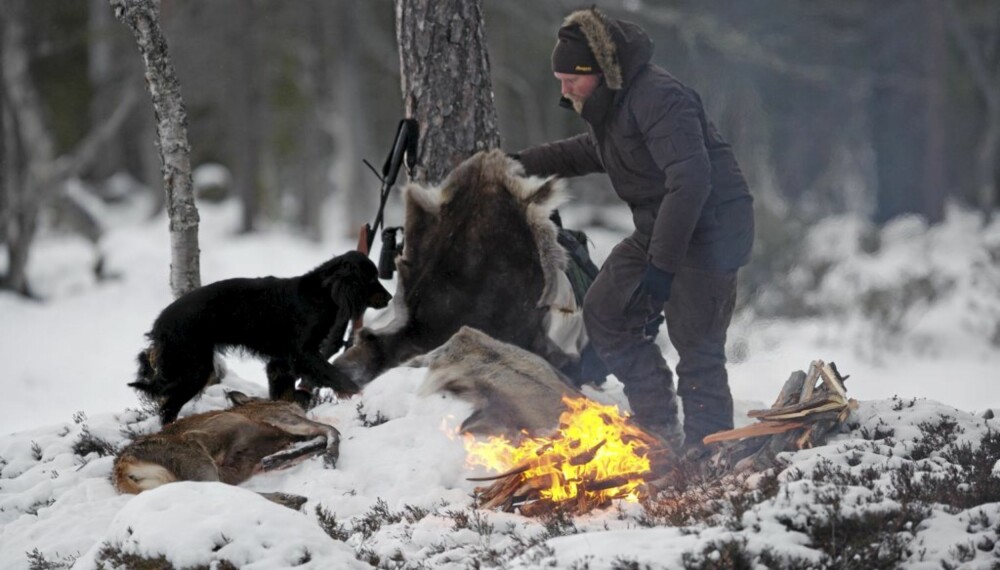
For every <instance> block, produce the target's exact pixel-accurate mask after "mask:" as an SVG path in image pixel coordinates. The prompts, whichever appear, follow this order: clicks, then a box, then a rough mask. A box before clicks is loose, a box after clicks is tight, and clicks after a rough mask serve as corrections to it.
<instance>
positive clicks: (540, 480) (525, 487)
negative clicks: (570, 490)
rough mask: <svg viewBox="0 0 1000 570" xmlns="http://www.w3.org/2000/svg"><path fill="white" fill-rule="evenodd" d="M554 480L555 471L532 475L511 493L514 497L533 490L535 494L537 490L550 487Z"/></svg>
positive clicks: (525, 494) (522, 495)
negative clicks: (536, 475)
mask: <svg viewBox="0 0 1000 570" xmlns="http://www.w3.org/2000/svg"><path fill="white" fill-rule="evenodd" d="M555 480H556V474H555V473H546V474H545V475H539V476H538V477H532V478H531V479H528V480H527V481H525V482H524V483H522V484H521V486H520V487H518V488H517V489H516V490H515V491H514V493H513V495H514V496H515V497H524V496H527V495H528V494H529V493H532V492H534V494H535V495H538V492H539V491H542V490H544V489H548V488H549V487H551V486H552V483H554V482H555Z"/></svg>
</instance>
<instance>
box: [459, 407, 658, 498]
mask: <svg viewBox="0 0 1000 570" xmlns="http://www.w3.org/2000/svg"><path fill="white" fill-rule="evenodd" d="M563 402H564V403H565V404H566V407H567V410H566V411H565V412H563V414H562V415H561V416H560V418H559V428H558V430H557V431H556V433H555V434H554V435H552V436H551V437H532V438H525V439H524V440H523V441H520V442H519V443H518V444H517V445H515V444H514V443H512V442H511V441H510V440H509V439H507V438H506V437H502V436H500V437H490V438H489V439H487V440H486V441H481V440H477V439H475V438H473V437H471V436H470V437H467V438H466V439H465V448H466V452H467V460H466V461H467V463H468V465H469V466H470V467H486V468H487V469H490V470H493V471H495V472H498V473H499V474H498V475H495V476H492V477H481V478H472V479H470V480H473V481H494V483H493V484H492V485H490V486H487V487H478V488H476V496H477V503H478V505H479V507H481V508H486V509H493V508H500V509H502V510H504V511H508V512H510V511H513V510H514V509H515V508H517V509H519V510H520V512H521V513H522V514H524V515H528V516H533V515H538V514H542V513H545V512H554V511H561V512H569V513H572V514H582V513H585V512H587V511H589V510H591V509H593V508H596V507H601V506H605V505H607V504H609V503H610V502H611V501H612V500H613V499H625V500H627V501H637V500H638V499H639V488H640V486H641V485H642V484H643V483H644V476H645V475H646V474H648V473H649V471H650V454H651V453H654V452H663V450H662V449H660V448H659V446H658V445H657V443H656V440H655V439H654V438H652V437H651V436H650V435H648V434H647V433H645V432H643V431H642V430H641V429H639V428H638V427H636V426H635V425H633V424H632V423H631V422H630V421H629V419H628V416H627V415H623V414H622V413H621V412H619V411H618V408H616V407H615V406H606V405H603V404H600V403H597V402H594V401H592V400H588V399H587V398H583V397H577V398H569V397H564V398H563Z"/></svg>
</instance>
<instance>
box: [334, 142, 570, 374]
mask: <svg viewBox="0 0 1000 570" xmlns="http://www.w3.org/2000/svg"><path fill="white" fill-rule="evenodd" d="M404 197H405V202H406V222H405V235H404V249H403V254H402V255H401V256H400V257H398V258H397V259H396V268H397V271H398V274H399V276H398V286H397V289H396V295H395V300H394V302H393V305H392V310H393V312H394V319H393V321H392V322H391V323H389V324H388V325H387V326H385V327H384V328H381V329H379V330H371V329H362V330H361V331H360V332H359V333H358V334H357V335H356V337H355V339H354V346H353V347H352V348H351V349H349V350H348V351H347V352H346V353H345V354H344V355H342V356H341V357H339V358H338V359H337V360H336V361H335V362H334V365H335V366H336V367H337V369H338V370H340V371H341V372H343V373H344V374H346V375H347V376H348V377H350V379H351V380H353V381H354V382H356V383H358V384H360V385H364V384H366V383H368V382H370V381H371V380H372V379H373V378H375V377H376V376H377V375H379V374H381V373H382V372H383V371H385V370H386V369H388V368H390V367H392V366H396V365H398V364H400V363H402V362H404V361H405V360H407V359H409V358H411V357H413V356H415V355H418V354H423V353H425V352H427V351H429V350H432V349H434V348H436V347H438V346H441V345H442V344H444V342H445V341H447V340H448V339H449V338H451V336H452V335H453V334H455V333H456V332H457V331H458V330H459V329H460V328H461V327H462V326H470V327H474V328H477V329H479V330H482V331H484V332H485V333H487V334H489V335H490V336H492V337H494V338H497V339H499V340H501V341H503V342H507V343H511V344H514V345H516V346H519V347H521V348H524V349H527V350H529V351H532V352H535V353H536V354H542V355H544V356H545V357H546V358H549V359H550V360H554V359H559V358H565V355H562V354H557V350H556V349H555V348H554V347H553V345H552V343H551V342H549V340H548V339H547V337H546V332H545V328H544V326H543V321H544V320H545V318H546V313H547V312H548V310H549V305H551V304H553V303H554V302H555V300H556V297H557V294H558V291H559V287H558V286H557V283H558V280H559V279H560V278H564V275H563V272H564V270H565V268H566V253H565V250H564V249H563V248H562V247H561V246H560V245H559V243H558V240H557V228H556V226H555V224H553V223H552V221H551V220H550V219H549V216H550V214H551V212H552V210H553V209H554V208H555V207H556V206H558V205H559V203H560V202H561V201H562V200H563V194H562V186H561V183H560V182H558V181H557V180H555V179H542V178H535V177H525V176H524V171H523V168H522V167H521V166H520V163H518V162H517V161H514V160H511V159H510V158H508V157H507V156H506V155H505V154H504V153H503V152H501V151H499V150H492V151H484V152H480V153H477V154H476V155H474V156H472V157H471V158H469V159H467V160H466V161H465V162H463V163H462V164H461V165H459V166H458V167H457V168H456V169H455V170H454V171H453V172H452V173H451V174H450V175H449V176H448V178H447V179H446V180H445V181H444V183H443V184H442V185H441V186H440V187H434V188H427V187H424V186H420V185H416V184H410V185H409V186H407V187H406V189H405V194H404Z"/></svg>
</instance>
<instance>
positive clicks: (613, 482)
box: [580, 473, 643, 493]
mask: <svg viewBox="0 0 1000 570" xmlns="http://www.w3.org/2000/svg"><path fill="white" fill-rule="evenodd" d="M642 475H643V474H642V473H627V474H625V475H618V476H615V477H610V478H608V479H601V480H599V481H584V482H583V483H582V484H581V485H580V487H581V488H582V489H583V490H585V491H589V492H591V493H596V492H598V491H606V490H608V489H614V488H615V487H621V486H623V485H625V484H627V483H628V482H629V481H634V480H636V479H641V478H642Z"/></svg>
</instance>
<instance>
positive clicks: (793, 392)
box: [771, 370, 806, 408]
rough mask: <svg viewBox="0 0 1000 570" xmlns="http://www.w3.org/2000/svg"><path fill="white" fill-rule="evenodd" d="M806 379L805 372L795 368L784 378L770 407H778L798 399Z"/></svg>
mask: <svg viewBox="0 0 1000 570" xmlns="http://www.w3.org/2000/svg"><path fill="white" fill-rule="evenodd" d="M805 381H806V374H805V372H802V371H801V370H796V371H795V372H792V374H791V375H790V376H789V377H788V380H785V384H784V385H783V386H782V387H781V392H779V393H778V397H777V399H775V400H774V404H772V405H771V407H772V408H780V407H782V406H787V405H788V404H792V403H795V402H798V401H799V395H800V394H801V393H802V386H803V383H804V382H805Z"/></svg>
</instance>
